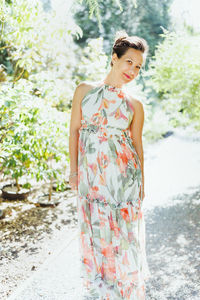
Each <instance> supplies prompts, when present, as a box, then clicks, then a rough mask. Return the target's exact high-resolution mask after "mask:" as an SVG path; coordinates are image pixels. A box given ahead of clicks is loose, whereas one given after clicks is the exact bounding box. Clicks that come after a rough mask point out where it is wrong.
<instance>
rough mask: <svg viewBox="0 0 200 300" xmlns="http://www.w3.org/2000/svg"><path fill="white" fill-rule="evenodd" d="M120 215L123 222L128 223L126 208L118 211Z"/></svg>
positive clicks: (128, 217)
mask: <svg viewBox="0 0 200 300" xmlns="http://www.w3.org/2000/svg"><path fill="white" fill-rule="evenodd" d="M120 215H121V216H122V218H123V219H124V221H126V222H130V216H129V212H128V208H122V209H120Z"/></svg>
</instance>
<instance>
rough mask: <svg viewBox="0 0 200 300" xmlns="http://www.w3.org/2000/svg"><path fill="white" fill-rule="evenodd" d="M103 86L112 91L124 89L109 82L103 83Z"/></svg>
mask: <svg viewBox="0 0 200 300" xmlns="http://www.w3.org/2000/svg"><path fill="white" fill-rule="evenodd" d="M101 86H103V87H105V88H107V89H111V90H112V91H114V92H115V91H116V92H120V91H122V90H123V87H116V86H113V85H110V84H107V83H104V82H103V83H102V84H101Z"/></svg>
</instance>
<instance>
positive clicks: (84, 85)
mask: <svg viewBox="0 0 200 300" xmlns="http://www.w3.org/2000/svg"><path fill="white" fill-rule="evenodd" d="M97 86H98V84H96V83H91V82H81V83H80V84H79V85H77V87H76V90H75V94H76V95H77V96H78V98H79V99H80V101H81V100H82V99H83V98H84V97H85V95H86V94H87V93H88V92H89V91H90V90H92V89H94V88H95V87H97Z"/></svg>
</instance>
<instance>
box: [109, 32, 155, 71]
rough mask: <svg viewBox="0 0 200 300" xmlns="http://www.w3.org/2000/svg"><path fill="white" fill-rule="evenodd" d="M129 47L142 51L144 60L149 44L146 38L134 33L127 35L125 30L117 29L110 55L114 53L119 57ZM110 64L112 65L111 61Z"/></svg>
mask: <svg viewBox="0 0 200 300" xmlns="http://www.w3.org/2000/svg"><path fill="white" fill-rule="evenodd" d="M129 48H133V49H136V50H139V51H141V52H142V53H144V60H146V56H147V53H148V51H149V46H148V44H147V42H146V40H145V39H143V38H141V37H139V36H136V35H134V36H128V35H127V33H126V32H125V31H118V32H117V33H116V38H115V42H114V45H113V48H112V55H113V54H114V53H116V54H117V57H118V58H120V57H122V56H123V55H124V54H125V53H126V51H127V50H128V49H129ZM110 65H111V66H113V63H112V61H111V63H110Z"/></svg>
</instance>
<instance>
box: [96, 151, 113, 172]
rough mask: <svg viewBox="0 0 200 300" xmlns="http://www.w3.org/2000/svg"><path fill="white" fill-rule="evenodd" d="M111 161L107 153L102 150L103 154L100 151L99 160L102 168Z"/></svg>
mask: <svg viewBox="0 0 200 300" xmlns="http://www.w3.org/2000/svg"><path fill="white" fill-rule="evenodd" d="M109 161H110V160H109V158H108V156H107V155H106V154H104V153H103V152H101V154H99V153H98V156H97V162H98V164H99V165H100V166H101V167H102V168H104V169H105V168H107V166H108V164H109Z"/></svg>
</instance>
